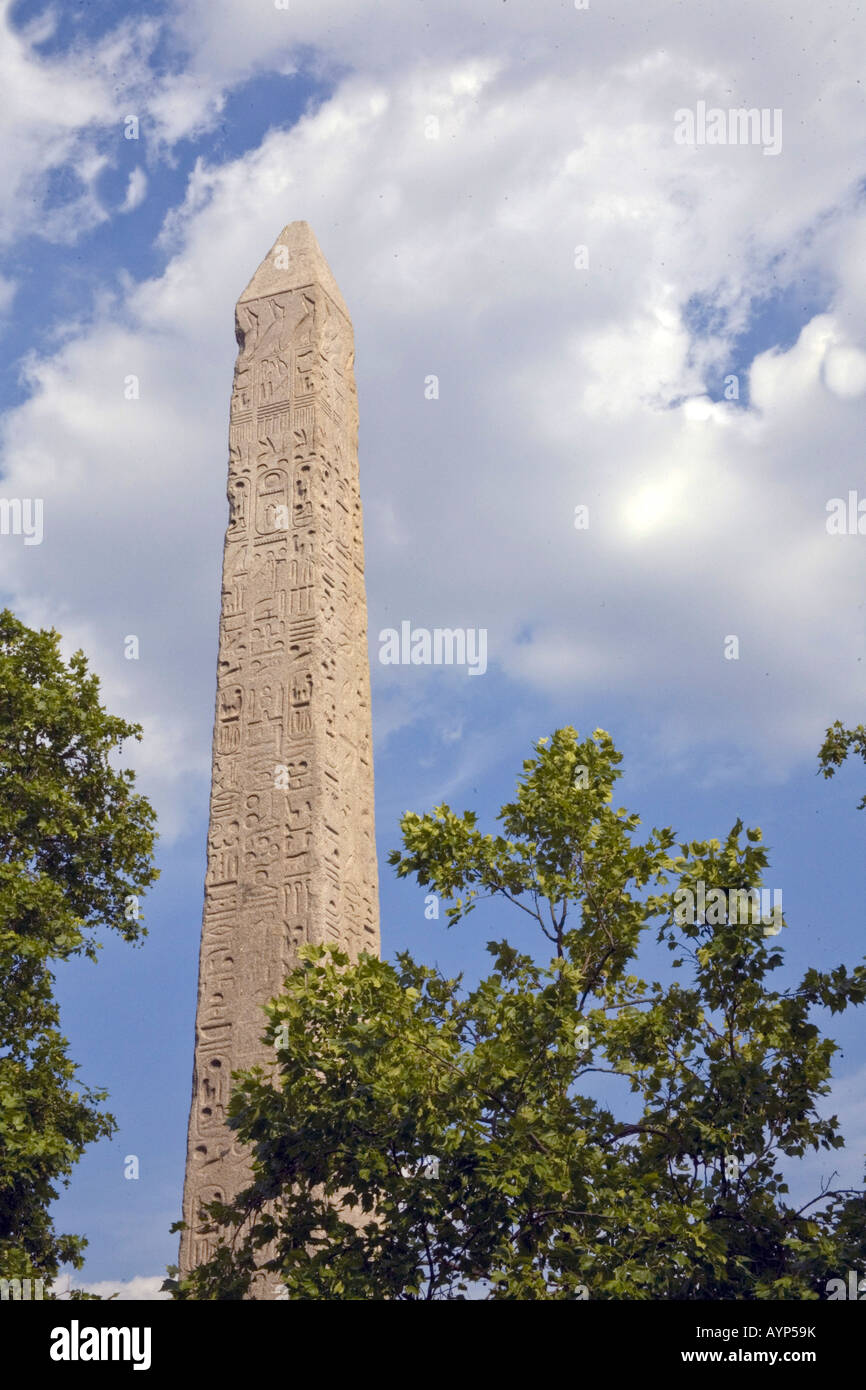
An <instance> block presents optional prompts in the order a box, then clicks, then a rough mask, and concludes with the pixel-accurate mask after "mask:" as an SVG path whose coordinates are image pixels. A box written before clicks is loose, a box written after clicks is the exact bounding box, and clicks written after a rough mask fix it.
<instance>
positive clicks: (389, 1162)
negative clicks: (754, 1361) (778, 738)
mask: <svg viewBox="0 0 866 1390" xmlns="http://www.w3.org/2000/svg"><path fill="white" fill-rule="evenodd" d="M620 761H621V755H620V754H619V753H618V752H617V751H616V749H615V748H614V745H613V743H612V741H611V739H610V737H609V735H607V734H606V733H604V732H603V731H601V730H598V731H596V733H595V734H594V735H593V736H592V738H590V739H587V740H585V741H583V742H581V741H580V740H579V738H578V735H577V734H576V733H575V731H574V730H573V729H568V728H566V729H560V730H558V731H557V732H556V733H555V734H554V735H553V737H552V738H551V739H549V740H548V739H541V740H540V741H539V742H538V744H537V745H536V748H535V755H534V757H532V758H530V759H529V760H527V761H526V762H525V763H524V768H523V775H522V777H520V779H519V781H518V787H517V793H516V796H515V799H514V801H512V802H511V803H509V804H508V805H506V806H504V807H503V808H502V811H501V813H500V817H499V819H500V820H501V821H502V825H503V831H504V833H503V834H497V835H491V834H484V833H482V832H481V831H480V830H479V829H478V828H477V826H476V817H475V816H474V814H472V813H471V812H465V813H464V814H463V815H462V816H458V815H456V814H455V813H454V812H453V811H452V810H450V808H449V807H448V806H440V807H438V808H437V809H436V810H435V811H434V812H433V813H432V814H428V815H423V816H420V815H417V814H413V813H407V814H406V815H405V816H404V817H403V819H402V822H401V828H402V835H403V849H402V851H400V850H395V851H394V852H393V853H392V855H391V863H392V864H393V865H394V866H395V868H396V870H397V873H398V875H400V876H404V877H405V876H408V875H412V876H414V877H415V878H416V879H417V881H418V883H419V884H421V885H422V886H424V887H425V888H430V889H432V890H433V891H435V892H436V893H438V894H440V895H442V896H443V897H444V898H446V899H447V900H448V901H449V902H450V904H451V905H450V907H449V908H448V913H447V915H448V917H449V919H450V922H451V924H452V925H456V924H458V923H462V922H464V921H465V920H466V918H467V917H468V916H469V915H470V914H471V913H472V912H474V911H476V910H477V908H478V906H479V904H480V903H481V901H482V900H483V899H489V898H493V899H502V900H504V901H507V902H509V903H511V904H513V906H514V907H515V909H516V910H517V917H518V918H519V920H520V924H521V926H522V927H523V933H522V936H521V938H520V945H519V947H518V945H517V944H513V943H511V942H509V941H507V940H499V941H491V942H489V943H488V948H487V949H488V951H489V953H490V955H491V957H492V970H491V972H490V973H489V974H488V975H487V976H486V977H485V978H483V979H482V980H481V981H480V982H479V983H478V984H477V985H475V986H474V987H471V988H464V986H463V984H462V980H461V979H459V978H458V979H445V978H443V977H442V975H441V974H440V973H439V972H437V971H436V970H434V969H431V968H430V967H428V966H425V965H422V964H418V963H416V962H415V961H414V960H413V959H412V958H411V956H410V955H409V954H408V953H406V952H403V953H401V954H399V955H398V957H397V961H396V963H389V962H386V961H380V960H377V959H375V958H373V957H371V956H362V957H361V958H360V960H359V961H358V962H357V963H352V962H351V961H349V959H348V958H347V957H346V956H345V955H344V954H341V953H340V952H338V951H334V950H326V949H324V948H321V947H315V948H312V947H306V948H304V950H303V952H302V955H303V960H302V963H301V965H300V966H299V967H298V968H297V969H296V970H295V971H294V972H293V973H292V974H291V975H290V976H289V978H288V979H287V980H286V983H285V989H284V992H283V994H282V995H280V997H279V998H277V999H276V1000H274V1001H273V1002H272V1003H271V1004H270V1006H269V1007H268V1010H267V1015H268V1025H267V1031H266V1037H267V1039H268V1041H269V1042H271V1043H273V1045H274V1047H275V1056H276V1062H275V1065H274V1067H273V1068H272V1069H271V1071H270V1073H269V1072H268V1070H267V1069H264V1068H254V1069H253V1070H251V1071H249V1072H247V1073H244V1074H241V1075H240V1076H239V1077H238V1078H237V1085H236V1088H235V1091H234V1094H233V1097H232V1101H231V1105H230V1115H231V1124H232V1126H233V1127H234V1129H235V1130H236V1132H237V1134H238V1135H239V1136H240V1138H241V1139H242V1140H243V1141H244V1142H245V1143H247V1144H248V1145H249V1146H250V1150H251V1157H252V1162H253V1181H252V1183H251V1184H250V1186H249V1187H248V1188H247V1189H246V1190H245V1191H244V1192H243V1193H241V1194H239V1196H238V1197H237V1199H236V1200H235V1201H234V1202H232V1203H228V1204H220V1203H213V1204H210V1205H209V1206H208V1208H207V1214H208V1217H209V1224H208V1229H209V1230H211V1231H212V1232H214V1233H215V1235H216V1237H217V1238H218V1245H217V1248H216V1251H215V1254H214V1255H213V1257H212V1258H211V1259H210V1260H208V1261H207V1262H206V1263H204V1264H203V1265H201V1266H200V1267H199V1268H198V1269H196V1270H194V1271H193V1272H192V1273H191V1274H190V1275H189V1276H188V1277H187V1278H185V1279H177V1278H174V1279H172V1280H169V1281H168V1282H167V1287H169V1288H171V1289H172V1291H173V1293H174V1295H175V1297H177V1298H199V1299H231V1298H242V1297H245V1296H249V1294H250V1291H251V1290H252V1293H253V1296H255V1281H256V1279H258V1278H259V1277H260V1272H261V1271H262V1270H268V1271H270V1272H271V1274H272V1275H277V1276H278V1277H279V1279H280V1280H281V1281H282V1282H283V1283H284V1284H285V1285H286V1287H287V1290H288V1295H289V1297H292V1298H299V1299H310V1300H316V1299H352V1300H367V1299H385V1300H393V1299H401V1300H420V1299H463V1298H477V1297H487V1298H490V1299H494V1300H502V1299H506V1300H509V1299H510V1300H513V1299H520V1300H527V1299H562V1300H576V1299H581V1298H584V1297H591V1298H627V1299H644V1298H646V1299H702V1298H728V1299H761V1298H775V1299H808V1298H817V1297H819V1296H820V1289H821V1281H822V1280H824V1279H825V1278H827V1277H833V1276H835V1275H837V1274H838V1273H839V1272H840V1271H844V1270H846V1269H848V1268H850V1267H853V1264H854V1262H855V1260H858V1259H862V1252H863V1246H864V1236H866V1219H864V1206H863V1201H862V1193H861V1192H860V1191H859V1190H856V1191H851V1190H839V1191H836V1190H832V1189H830V1188H829V1184H828V1188H827V1190H824V1191H822V1192H820V1193H818V1194H817V1195H816V1197H815V1200H814V1201H811V1202H809V1203H808V1204H807V1205H806V1206H801V1207H799V1209H798V1208H795V1207H794V1206H793V1205H792V1204H791V1203H790V1202H789V1201H788V1200H787V1197H786V1194H787V1191H788V1189H787V1186H786V1183H785V1179H784V1173H783V1171H782V1168H781V1165H782V1163H784V1162H785V1160H790V1159H792V1158H797V1157H800V1156H802V1155H803V1154H804V1152H805V1151H806V1150H807V1149H809V1148H811V1149H833V1148H836V1147H839V1146H840V1145H841V1144H842V1142H843V1141H842V1139H841V1137H840V1135H839V1132H838V1122H837V1120H836V1118H835V1117H831V1118H829V1119H828V1118H822V1117H821V1116H820V1114H819V1113H818V1109H817V1103H818V1101H819V1099H820V1097H822V1096H824V1095H825V1094H826V1093H827V1091H828V1089H829V1076H830V1063H831V1059H832V1056H833V1053H834V1051H835V1050H836V1045H835V1044H834V1043H833V1042H832V1041H831V1040H830V1039H827V1038H823V1037H822V1036H821V1034H820V1032H819V1029H818V1028H817V1026H816V1025H815V1023H814V1022H813V1021H812V1020H811V1018H810V1014H811V1013H812V1011H813V1010H814V1009H816V1008H817V1007H825V1008H830V1009H831V1010H833V1011H839V1010H842V1009H844V1008H846V1007H847V1006H848V1005H850V1004H860V1003H862V1002H863V1000H864V998H866V967H864V966H863V965H858V966H856V967H855V968H854V969H853V970H852V971H851V972H850V973H849V972H848V971H847V970H846V968H845V967H844V966H840V967H839V968H838V969H835V970H833V971H831V972H829V973H827V972H821V971H818V970H814V969H810V970H808V971H807V972H806V974H805V975H804V977H803V978H802V980H800V981H799V982H795V983H793V984H792V985H789V987H788V988H784V989H773V988H771V985H770V978H771V976H773V974H774V973H775V972H776V971H778V970H780V969H781V967H782V964H783V952H782V950H781V949H780V947H779V945H778V942H777V940H776V936H777V935H778V933H779V931H780V929H781V920H780V919H779V918H778V917H773V918H767V917H766V914H764V913H762V912H761V909H760V896H759V893H758V891H757V890H759V889H760V885H761V876H762V873H763V871H764V870H765V868H766V866H767V852H766V849H765V848H764V846H763V845H762V844H761V835H760V831H758V830H746V831H745V833H744V832H743V825H742V823H741V822H740V821H738V822H737V823H736V825H734V827H733V828H732V830H731V831H730V833H729V834H728V835H727V836H726V838H725V839H724V840H723V841H719V840H709V841H706V842H693V843H686V844H680V845H679V846H676V845H675V836H674V833H673V831H672V830H670V829H661V830H654V831H653V832H652V833H651V834H650V835H649V836H648V838H647V839H646V841H645V842H643V843H641V842H639V841H638V840H637V839H636V832H637V830H638V826H639V824H640V822H639V818H638V817H637V816H636V815H634V814H630V813H628V812H627V811H626V810H625V809H623V808H619V809H614V808H613V805H612V801H613V787H614V783H615V781H616V779H617V778H618V777H619V776H620V773H619V771H618V764H619V763H620ZM732 890H734V891H735V892H736V893H737V896H736V897H734V896H733V893H732ZM756 900H757V903H758V908H757V910H756V909H755V902H756ZM689 903H691V905H692V906H691V909H690V907H689ZM696 904H698V906H696ZM744 908H745V911H744ZM744 916H745V919H746V920H743V918H744ZM768 928H769V929H771V931H770V933H769V934H768ZM530 929H531V931H532V932H533V934H534V938H535V939H533V940H531V941H530V940H529V931H530ZM652 937H655V939H656V941H657V943H663V944H664V945H666V946H667V947H668V948H669V949H670V950H671V952H672V953H673V956H674V958H673V960H672V962H671V967H672V968H671V972H670V974H671V977H672V978H671V979H670V980H669V981H668V982H667V983H662V982H656V983H653V984H647V983H646V982H645V981H644V980H643V979H642V978H641V977H640V976H639V975H638V974H637V973H636V971H635V957H636V954H637V952H638V949H639V948H640V947H641V945H642V944H643V943H644V942H646V941H648V940H651V938H652ZM536 944H540V945H541V946H542V947H544V954H542V955H541V956H539V955H538V953H537V950H535V949H534V948H535V947H536ZM600 1077H601V1078H605V1079H604V1080H602V1081H601V1082H599V1078H600ZM629 1092H630V1093H631V1094H629ZM602 1096H603V1098H602ZM170 1273H175V1271H170Z"/></svg>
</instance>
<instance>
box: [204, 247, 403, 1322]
mask: <svg viewBox="0 0 866 1390" xmlns="http://www.w3.org/2000/svg"><path fill="white" fill-rule="evenodd" d="M235 332H236V336H237V340H238V344H239V352H238V358H237V364H236V367H235V376H234V389H233V392H232V399H231V418H230V427H229V477H228V498H229V504H230V515H229V523H228V529H227V531H226V538H225V552H224V559H223V581H222V616H221V619H220V636H219V659H218V667H217V695H216V713H215V720H214V738H213V777H212V787H211V802H210V829H209V833H208V847H207V875H206V879H205V900H204V916H203V923H202V936H201V954H200V958H199V986H198V1007H197V1013H196V1035H195V1064H194V1071H193V1093H192V1105H191V1109H190V1119H189V1142H188V1149H187V1164H186V1180H185V1184H184V1220H185V1222H186V1223H187V1229H186V1230H185V1231H184V1233H183V1237H182V1240H181V1251H180V1267H181V1273H182V1274H185V1273H187V1272H188V1271H189V1270H190V1269H191V1268H194V1267H195V1266H196V1265H198V1264H200V1263H201V1262H202V1261H203V1260H205V1259H207V1258H208V1256H209V1255H210V1253H211V1252H212V1250H213V1238H212V1237H211V1238H208V1237H207V1236H204V1235H201V1234H199V1233H198V1232H197V1229H196V1228H197V1225H198V1221H197V1216H198V1211H199V1206H200V1204H201V1203H202V1202H208V1201H212V1200H214V1199H220V1200H224V1201H229V1200H230V1199H231V1198H232V1197H233V1196H234V1195H235V1194H236V1193H237V1191H239V1190H240V1188H241V1187H243V1186H244V1185H245V1183H246V1182H248V1181H249V1169H248V1167H247V1158H246V1154H245V1151H244V1150H243V1149H242V1148H241V1146H239V1145H238V1144H237V1142H236V1141H235V1140H234V1139H233V1136H232V1134H231V1132H230V1131H229V1130H228V1129H227V1128H226V1125H225V1114H226V1108H227V1106H228V1101H229V1096H230V1092H231V1073H232V1071H237V1070H240V1069H242V1068H247V1067H250V1066H252V1065H254V1064H255V1063H267V1062H272V1061H273V1060H274V1053H273V1050H272V1049H271V1050H270V1051H269V1050H268V1048H266V1046H265V1045H264V1044H263V1043H262V1041H261V1036H262V1033H263V1031H264V1027H265V1023H266V1020H265V1016H264V1014H263V1012H262V1005H263V1004H265V1003H266V1002H267V1001H268V1000H269V999H271V998H272V997H273V996H274V995H275V994H278V993H279V992H280V988H281V985H282V982H283V979H284V977H285V975H286V973H287V971H288V970H289V969H290V968H291V967H292V966H293V965H294V964H295V963H296V961H297V949H298V947H299V946H300V945H302V944H303V943H305V942H313V943H327V942H334V943H336V944H338V945H340V946H341V947H342V948H343V949H344V950H347V951H348V952H349V954H350V955H352V956H356V955H357V954H358V953H359V952H360V951H362V950H366V951H370V952H378V949H379V927H378V891H377V875H376V854H375V839H374V832H373V757H372V736H371V721H370V675H369V666H368V659H367V604H366V597H365V592H364V554H363V536H362V527H361V498H360V491H359V484H358V451H357V441H358V409H357V401H356V395H355V380H354V372H353V367H352V363H353V358H354V346H353V334H352V323H351V320H350V318H349V314H348V310H347V309H346V306H345V304H344V303H343V298H342V295H341V294H340V291H339V289H338V288H337V285H336V282H335V281H334V277H333V275H332V274H331V271H330V269H329V268H328V265H327V262H326V261H325V259H324V257H323V255H322V252H321V251H320V249H319V246H318V243H317V241H316V239H315V237H314V236H313V233H312V231H311V230H310V228H309V227H308V225H307V223H306V222H292V223H290V224H289V226H288V227H286V228H285V229H284V231H283V232H282V233H281V235H280V237H279V239H278V241H277V242H276V244H275V246H274V247H273V249H272V250H271V252H270V254H269V255H268V256H267V257H266V259H265V260H264V261H263V262H262V264H261V265H260V266H259V268H258V270H257V271H256V273H255V275H254V276H253V278H252V280H251V281H250V283H249V285H248V286H247V288H246V289H245V290H244V292H243V294H242V295H241V297H240V299H239V300H238V304H237V310H236V316H235ZM263 1292H264V1296H265V1297H269V1296H273V1291H272V1290H271V1292H270V1293H269V1292H267V1291H263Z"/></svg>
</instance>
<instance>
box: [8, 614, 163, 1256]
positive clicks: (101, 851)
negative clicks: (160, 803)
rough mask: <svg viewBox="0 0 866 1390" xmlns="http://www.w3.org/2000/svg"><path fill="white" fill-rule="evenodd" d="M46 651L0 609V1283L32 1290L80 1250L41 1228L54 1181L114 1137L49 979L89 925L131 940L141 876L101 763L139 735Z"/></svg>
mask: <svg viewBox="0 0 866 1390" xmlns="http://www.w3.org/2000/svg"><path fill="white" fill-rule="evenodd" d="M59 643H60V638H59V635H58V634H57V633H56V632H54V631H48V632H36V631H32V630H30V629H29V628H27V627H25V626H24V625H23V624H22V623H20V622H18V620H17V619H16V618H15V617H14V616H13V614H12V613H10V612H9V611H8V610H4V611H3V612H2V613H0V980H2V986H0V1275H2V1276H3V1277H5V1278H16V1277H26V1276H33V1277H37V1278H38V1277H41V1278H44V1279H45V1280H46V1281H50V1280H51V1279H53V1278H54V1277H55V1276H56V1275H57V1272H58V1267H59V1265H60V1264H64V1263H68V1264H71V1265H73V1267H75V1268H80V1267H81V1264H82V1263H83V1260H82V1254H81V1252H82V1250H83V1248H84V1246H85V1245H86V1241H85V1240H84V1239H83V1238H82V1237H81V1236H76V1235H68V1234H62V1235H61V1234H57V1233H56V1232H55V1229H54V1223H53V1220H52V1217H51V1215H50V1211H49V1208H50V1204H51V1202H52V1201H53V1200H54V1198H55V1197H56V1196H57V1193H58V1189H57V1184H58V1182H63V1183H64V1184H68V1180H69V1174H70V1172H71V1171H72V1168H73V1165H74V1164H75V1163H76V1162H77V1160H78V1159H79V1158H80V1156H81V1154H82V1152H83V1150H84V1148H85V1147H86V1146H87V1145H88V1144H90V1143H92V1142H93V1141H94V1140H96V1139H99V1138H101V1137H103V1136H106V1135H110V1134H112V1133H113V1131H114V1128H115V1125H114V1120H113V1118H112V1116H111V1115H110V1114H107V1113H106V1112H104V1111H103V1110H102V1109H101V1108H100V1107H101V1102H102V1101H103V1100H104V1099H105V1092H104V1091H99V1090H91V1089H88V1088H86V1087H82V1086H80V1085H78V1084H76V1079H75V1075H76V1071H77V1066H76V1064H75V1063H74V1062H73V1061H72V1060H71V1059H70V1057H69V1055H68V1052H67V1040H66V1038H64V1037H63V1035H62V1034H61V1032H60V1028H59V1022H60V1019H59V1012H58V1006H57V1002H56V1000H55V997H54V983H55V982H54V975H53V973H52V967H53V966H54V963H55V962H58V961H64V960H69V959H70V958H71V957H73V956H81V955H85V956H87V957H89V958H90V959H91V960H95V959H96V956H97V951H98V950H99V943H98V940H97V934H98V931H99V929H100V927H110V928H112V929H113V930H115V931H117V932H119V933H120V935H121V936H122V937H123V938H124V940H126V941H130V942H136V941H138V940H139V939H140V938H141V937H142V936H143V935H144V934H145V927H144V924H143V922H142V920H141V918H140V916H139V914H138V910H137V901H136V900H137V897H138V895H139V894H141V893H142V892H143V891H144V890H145V889H146V888H147V886H148V885H149V884H150V883H152V882H153V880H154V879H155V878H156V877H157V871H156V870H155V869H154V868H153V866H152V863H151V855H152V852H153V846H154V841H155V838H156V837H155V834H154V830H153V826H154V822H155V816H154V812H153V810H152V809H151V807H150V805H149V804H148V802H147V801H146V800H145V799H144V797H142V796H140V795H138V794H136V793H135V792H134V790H133V788H134V780H135V779H134V774H133V773H132V772H130V771H118V770H116V769H115V768H114V767H112V765H111V755H112V753H113V752H114V751H115V750H117V749H119V748H121V747H122V743H123V740H124V739H129V738H135V739H139V738H140V736H141V730H140V728H139V726H138V725H136V724H128V723H127V722H126V721H125V720H123V719H117V718H114V717H112V716H111V715H109V714H108V713H107V712H106V710H105V709H104V708H103V707H102V705H101V704H100V701H99V682H98V680H97V678H96V676H94V675H91V674H90V673H89V672H88V669H87V661H86V658H85V657H84V654H83V653H82V652H76V653H75V655H74V656H73V657H72V658H71V659H70V661H69V663H68V665H67V664H66V663H65V662H64V661H63V658H62V656H61V654H60V650H59Z"/></svg>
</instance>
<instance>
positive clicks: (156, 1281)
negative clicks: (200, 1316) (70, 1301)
mask: <svg viewBox="0 0 866 1390" xmlns="http://www.w3.org/2000/svg"><path fill="white" fill-rule="evenodd" d="M164 1282H165V1275H164V1274H135V1275H133V1277H132V1278H131V1279H101V1280H99V1281H98V1282H97V1283H95V1284H91V1283H85V1282H82V1281H81V1279H79V1278H76V1277H75V1276H70V1275H68V1274H64V1275H61V1277H60V1278H59V1279H58V1280H57V1282H56V1284H55V1285H54V1288H53V1290H52V1292H54V1293H57V1294H60V1295H61V1296H62V1295H63V1294H64V1293H67V1292H68V1291H69V1289H73V1288H74V1289H83V1290H84V1292H85V1293H95V1294H96V1295H97V1297H99V1298H105V1299H107V1298H111V1297H112V1295H113V1296H114V1298H113V1301H114V1302H115V1303H129V1302H137V1303H141V1302H144V1301H148V1302H152V1301H154V1300H157V1299H160V1300H162V1299H168V1298H171V1294H169V1293H160V1288H161V1286H162V1284H163V1283H164Z"/></svg>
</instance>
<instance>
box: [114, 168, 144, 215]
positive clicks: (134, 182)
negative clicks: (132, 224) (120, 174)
mask: <svg viewBox="0 0 866 1390" xmlns="http://www.w3.org/2000/svg"><path fill="white" fill-rule="evenodd" d="M146 196H147V174H146V173H145V172H144V170H143V169H133V171H132V173H131V174H130V176H129V182H128V184H127V186H126V197H125V198H124V200H123V203H122V205H121V207H120V208H119V209H118V211H120V212H134V211H135V209H136V208H137V207H140V206H141V204H142V203H143V202H144V200H145V198H146Z"/></svg>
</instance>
